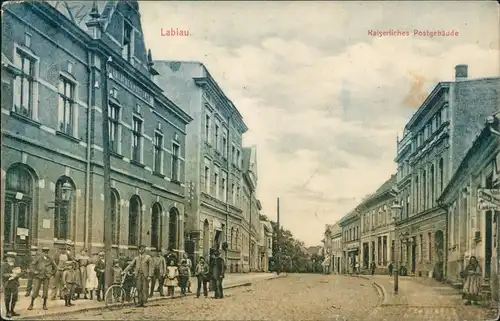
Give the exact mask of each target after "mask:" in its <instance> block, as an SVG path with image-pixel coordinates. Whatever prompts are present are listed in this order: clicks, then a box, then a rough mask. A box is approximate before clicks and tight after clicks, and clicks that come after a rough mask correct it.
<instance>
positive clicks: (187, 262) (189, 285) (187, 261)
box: [184, 253, 193, 293]
mask: <svg viewBox="0 0 500 321" xmlns="http://www.w3.org/2000/svg"><path fill="white" fill-rule="evenodd" d="M184 260H186V265H187V267H188V268H189V276H188V281H187V285H186V286H187V292H188V293H191V274H192V269H193V262H191V259H189V256H188V255H187V253H184Z"/></svg>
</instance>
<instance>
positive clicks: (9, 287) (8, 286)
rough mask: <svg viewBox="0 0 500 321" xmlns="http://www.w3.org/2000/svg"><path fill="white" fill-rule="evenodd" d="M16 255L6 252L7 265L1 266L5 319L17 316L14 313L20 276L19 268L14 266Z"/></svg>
mask: <svg viewBox="0 0 500 321" xmlns="http://www.w3.org/2000/svg"><path fill="white" fill-rule="evenodd" d="M16 255H17V253H14V252H7V254H6V257H7V264H3V266H2V279H3V285H4V300H5V311H7V314H6V317H7V318H11V317H13V316H19V314H18V313H16V312H14V308H15V306H16V302H17V298H18V293H19V276H20V274H21V268H20V267H19V266H16Z"/></svg>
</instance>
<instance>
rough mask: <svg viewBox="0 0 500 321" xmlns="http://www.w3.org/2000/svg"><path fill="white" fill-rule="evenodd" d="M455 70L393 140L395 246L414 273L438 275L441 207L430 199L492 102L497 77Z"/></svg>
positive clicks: (441, 249)
mask: <svg viewBox="0 0 500 321" xmlns="http://www.w3.org/2000/svg"><path fill="white" fill-rule="evenodd" d="M455 71H456V72H455V81H451V82H441V83H439V84H438V85H437V86H436V87H435V88H434V89H433V91H432V92H431V93H430V95H429V96H428V97H427V98H426V100H425V101H424V102H423V104H422V106H421V107H420V108H419V109H418V110H417V112H416V113H415V114H414V115H413V116H412V118H411V119H410V121H409V122H408V123H407V124H406V126H405V130H404V137H403V138H402V139H401V140H399V139H398V145H397V157H396V162H397V164H398V179H397V180H398V182H397V186H398V191H399V195H398V198H399V202H400V203H401V206H402V211H401V215H400V217H399V219H398V220H397V222H396V229H397V233H398V235H401V237H399V236H398V239H399V245H398V246H399V247H400V253H401V256H402V264H403V265H404V266H406V267H407V269H408V272H409V273H410V274H414V275H418V276H427V275H434V276H435V277H436V278H440V277H442V276H443V275H444V262H445V256H446V249H445V244H446V243H447V240H446V228H447V224H446V209H445V208H444V207H443V206H440V205H439V204H438V203H437V202H436V200H437V198H438V197H439V195H440V194H441V192H442V191H443V189H444V188H445V186H446V185H447V184H448V182H449V180H450V177H451V176H452V175H453V173H454V172H455V171H456V168H457V167H458V164H459V163H460V161H461V159H462V158H463V157H464V156H465V153H466V151H467V149H468V148H469V147H470V146H471V144H472V141H473V140H474V137H475V135H477V133H478V132H479V131H480V130H481V128H480V125H478V124H477V123H476V121H475V120H476V119H484V118H485V117H487V116H488V115H491V114H492V113H493V112H494V111H495V108H497V106H498V86H499V85H500V82H499V78H488V79H468V78H467V73H468V71H467V66H466V65H458V66H456V68H455Z"/></svg>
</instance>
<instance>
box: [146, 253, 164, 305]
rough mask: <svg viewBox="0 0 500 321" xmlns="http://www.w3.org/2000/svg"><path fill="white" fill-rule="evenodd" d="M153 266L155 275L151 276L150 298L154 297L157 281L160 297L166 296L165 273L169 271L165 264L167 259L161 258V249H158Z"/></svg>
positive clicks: (153, 259)
mask: <svg viewBox="0 0 500 321" xmlns="http://www.w3.org/2000/svg"><path fill="white" fill-rule="evenodd" d="M152 264H153V275H151V277H152V280H151V287H150V291H149V297H152V296H153V292H154V289H155V284H156V280H158V290H159V292H160V296H165V295H164V294H163V280H164V278H165V273H166V271H167V263H166V262H165V258H164V257H163V256H161V249H156V255H155V256H154V257H153V258H152Z"/></svg>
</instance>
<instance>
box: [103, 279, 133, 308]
mask: <svg viewBox="0 0 500 321" xmlns="http://www.w3.org/2000/svg"><path fill="white" fill-rule="evenodd" d="M129 276H130V275H129ZM126 278H127V274H126V273H123V275H122V280H121V283H120V284H113V285H112V286H110V287H109V288H108V289H107V290H106V293H105V294H104V303H105V305H106V307H107V308H108V309H113V308H122V307H123V305H124V304H125V301H129V302H130V301H131V300H133V301H134V305H136V304H137V302H139V300H138V298H139V296H138V293H137V288H136V287H135V282H134V284H133V285H132V286H131V287H130V291H129V296H128V300H127V293H126V291H125V288H124V287H123V285H124V284H125V279H126Z"/></svg>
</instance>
